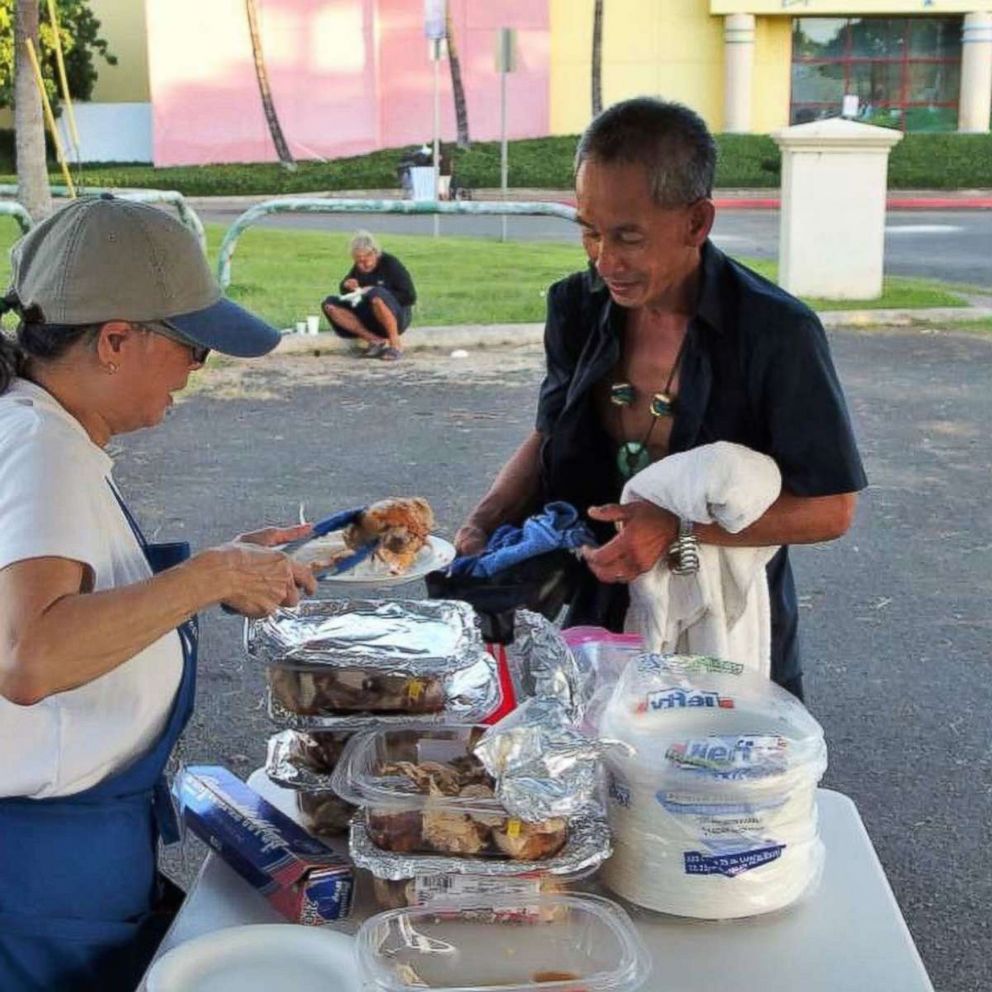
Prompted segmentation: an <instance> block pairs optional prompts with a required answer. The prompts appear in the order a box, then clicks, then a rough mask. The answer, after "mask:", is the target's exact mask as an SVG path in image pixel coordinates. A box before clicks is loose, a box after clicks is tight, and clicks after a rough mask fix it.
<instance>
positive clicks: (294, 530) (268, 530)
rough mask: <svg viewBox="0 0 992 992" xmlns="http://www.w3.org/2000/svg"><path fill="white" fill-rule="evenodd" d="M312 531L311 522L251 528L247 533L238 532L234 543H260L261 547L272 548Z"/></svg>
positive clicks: (308, 534)
mask: <svg viewBox="0 0 992 992" xmlns="http://www.w3.org/2000/svg"><path fill="white" fill-rule="evenodd" d="M312 533H313V525H312V524H296V525H294V526H293V527H263V528H262V529H261V530H252V531H249V532H248V533H247V534H238V536H237V537H236V538H235V539H234V543H235V544H260V545H261V546H262V547H263V548H273V547H275V546H276V545H279V544H288V543H289V542H290V541H298V540H299V539H300V538H301V537H309V536H310V535H311V534H312Z"/></svg>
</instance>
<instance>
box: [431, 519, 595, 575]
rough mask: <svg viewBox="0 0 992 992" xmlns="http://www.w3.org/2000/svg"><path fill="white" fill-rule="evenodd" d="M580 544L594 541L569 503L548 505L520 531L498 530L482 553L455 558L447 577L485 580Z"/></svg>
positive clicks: (527, 521) (507, 525)
mask: <svg viewBox="0 0 992 992" xmlns="http://www.w3.org/2000/svg"><path fill="white" fill-rule="evenodd" d="M583 544H589V545H592V546H593V547H595V546H596V544H597V541H596V538H595V536H594V535H593V533H592V531H591V530H590V529H589V527H588V525H587V524H586V523H585V521H584V520H582V519H580V517H579V511H578V510H576V509H575V507H574V506H572V505H571V503H548V505H547V506H546V507H545V508H544V509H543V510H542V511H541V512H540V513H536V514H535V515H534V516H532V517H528V518H527V519H526V520H525V521H524V523H523V526H522V527H516V526H514V525H513V524H504V525H503V526H502V527H498V528H497V529H496V530H495V531H493V533H492V536H491V537H490V538H489V540H488V541H487V542H486V550H485V551H483V552H482V553H481V554H478V555H463V556H462V557H461V558H456V559H455V560H454V561H453V562H452V563H451V566H450V568H449V569H448V574H449V575H458V576H462V577H465V578H473V579H488V578H490V577H491V576H493V575H495V574H496V573H497V572H502V571H504V570H505V569H508V568H512V567H513V566H514V565H519V564H520V563H521V562H522V561H527V559H528V558H536V557H537V556H538V555H543V554H547V553H548V552H549V551H558V550H559V549H561V548H565V549H571V548H578V547H581V546H582V545H583Z"/></svg>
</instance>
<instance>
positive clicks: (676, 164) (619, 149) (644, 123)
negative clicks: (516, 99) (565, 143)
mask: <svg viewBox="0 0 992 992" xmlns="http://www.w3.org/2000/svg"><path fill="white" fill-rule="evenodd" d="M586 159H595V160H596V161H597V162H602V163H603V164H604V165H609V164H612V163H614V162H619V163H623V164H635V165H643V166H644V167H645V168H646V169H647V172H648V176H649V177H650V180H651V192H652V195H653V197H654V201H655V203H657V204H658V206H660V207H682V206H687V205H688V204H690V203H694V202H695V201H696V200H700V199H703V198H705V197H708V196H710V195H711V194H712V192H713V175H714V173H715V171H716V143H715V142H714V140H713V136H712V135H711V134H710V132H709V129H708V128H707V127H706V124H705V123H704V122H703V119H702V118H701V117H700V116H699V114H697V113H696V112H695V111H693V110H690V109H689V108H688V107H685V106H683V105H682V104H681V103H672V102H670V101H666V100H657V99H655V98H654V97H635V98H634V99H632V100H624V101H622V102H621V103H615V104H614V105H613V106H612V107H608V108H607V109H606V110H604V111H603V112H602V113H601V114H600V115H599V116H598V117H597V118H596V119H595V120H594V121H593V122H592V123H591V124H590V125H589V126H588V127H587V128H586V130H585V133H584V134H583V135H582V137H581V138H580V139H579V147H578V150H577V151H576V153H575V171H576V172H578V171H579V167H580V166H581V165H582V163H583V162H584V161H585V160H586Z"/></svg>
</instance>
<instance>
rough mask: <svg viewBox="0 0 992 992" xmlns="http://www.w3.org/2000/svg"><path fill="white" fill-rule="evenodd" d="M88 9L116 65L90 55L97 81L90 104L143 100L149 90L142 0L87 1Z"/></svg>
mask: <svg viewBox="0 0 992 992" xmlns="http://www.w3.org/2000/svg"><path fill="white" fill-rule="evenodd" d="M42 9H43V11H44V10H45V4H42ZM90 9H91V10H92V11H93V15H94V16H95V17H96V18H97V20H99V22H100V36H101V37H102V38H106V40H107V44H108V45H109V47H110V51H111V53H112V54H114V55H116V56H117V65H107V63H106V62H104V61H103V59H101V58H100V57H99V56H94V60H93V64H94V66H95V67H96V71H97V81H96V85H95V86H94V87H93V95H92V97H91V98H90V99H91V100H92V101H93V102H94V103H147V102H148V101H149V100H150V99H151V91H150V89H149V85H148V44H147V41H146V38H145V30H146V28H145V4H144V0H90ZM42 16H45V14H44V13H43V14H42Z"/></svg>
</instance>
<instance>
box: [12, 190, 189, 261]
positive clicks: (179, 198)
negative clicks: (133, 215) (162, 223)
mask: <svg viewBox="0 0 992 992" xmlns="http://www.w3.org/2000/svg"><path fill="white" fill-rule="evenodd" d="M51 191H52V196H54V197H56V198H57V199H64V198H66V197H68V196H70V193H69V190H68V189H67V188H66V187H65V186H52V187H51ZM85 192H86V193H88V194H89V193H93V194H99V193H113V194H114V196H119V197H120V198H121V199H122V200H134V201H136V202H138V203H168V204H171V205H172V206H174V207H175V208H176V213H178V214H179V219H180V220H181V221H182V222H183V224H185V225H186V226H187V227H188V228H189V229H190V230H191V231H192V232H193V233H194V234H195V235H196V239H197V241H199V242H200V247H201V248H202V249H203V254H204V255H205V254H206V253H207V235H206V232H205V231H204V230H203V223H202V222H201V221H200V218H199V216H198V215H197V213H196V211H195V210H194V209H193V208H192V207H191V206H190V205H189V203H188V202H187V200H186V198H185V197H184V196H183V195H182V193H177V192H176V191H175V190H174V189H104V188H102V187H92V188H89V189H86V190H85ZM0 196H17V184H16V183H0ZM0 205H2V204H0ZM4 212H5V213H7V212H10V211H4ZM22 226H23V225H22Z"/></svg>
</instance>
